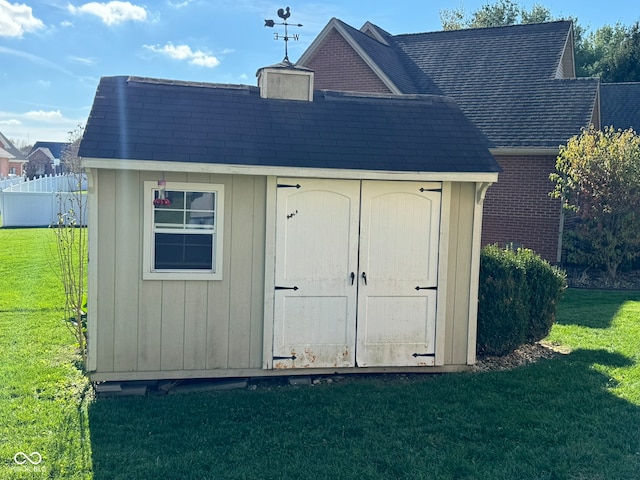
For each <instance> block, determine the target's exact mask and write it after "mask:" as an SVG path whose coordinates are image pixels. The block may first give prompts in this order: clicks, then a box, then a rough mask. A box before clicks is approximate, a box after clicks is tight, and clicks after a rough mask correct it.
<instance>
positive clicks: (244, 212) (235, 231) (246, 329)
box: [227, 177, 255, 368]
mask: <svg viewBox="0 0 640 480" xmlns="http://www.w3.org/2000/svg"><path fill="white" fill-rule="evenodd" d="M254 182H255V180H254V178H253V177H235V178H234V180H233V187H234V188H233V195H230V198H229V200H230V201H231V202H232V210H233V213H232V216H231V222H230V223H231V238H232V239H233V241H232V243H231V244H229V245H227V249H228V250H229V253H230V254H231V271H230V272H229V279H230V281H231V291H232V292H233V295H234V296H233V298H232V299H231V302H230V318H231V323H230V324H229V368H248V367H249V353H250V352H249V347H250V343H249V340H250V337H251V293H252V292H251V270H252V268H251V267H252V263H253V248H252V244H253V184H254Z"/></svg>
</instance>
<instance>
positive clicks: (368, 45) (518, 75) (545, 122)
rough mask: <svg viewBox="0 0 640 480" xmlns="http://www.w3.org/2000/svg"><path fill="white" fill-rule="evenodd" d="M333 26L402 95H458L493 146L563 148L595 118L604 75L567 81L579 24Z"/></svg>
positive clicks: (304, 58) (333, 22)
mask: <svg viewBox="0 0 640 480" xmlns="http://www.w3.org/2000/svg"><path fill="white" fill-rule="evenodd" d="M366 25H367V28H366V29H365V31H368V32H371V31H374V30H375V29H376V28H378V27H375V26H372V25H370V24H366ZM328 27H330V28H335V30H337V31H338V32H340V34H341V35H343V36H345V35H347V36H348V37H349V38H348V43H350V44H352V45H353V44H355V45H356V48H355V50H356V51H357V52H358V53H359V54H361V55H362V52H364V54H366V55H367V56H368V57H369V58H370V59H371V60H373V62H374V63H375V67H374V69H373V70H374V71H376V72H378V71H379V72H382V73H383V74H384V75H385V76H386V77H387V78H389V79H391V80H392V82H393V83H394V86H395V87H397V89H398V90H399V91H401V92H402V93H419V94H434V95H446V96H450V97H452V98H454V99H455V100H456V102H457V103H458V104H459V105H460V108H461V109H462V110H463V111H464V113H465V114H466V115H467V116H468V117H469V118H470V119H471V120H472V121H473V122H474V123H475V124H476V125H478V126H479V127H480V129H481V130H482V131H483V133H484V134H485V135H486V137H487V139H488V141H489V145H490V147H492V148H501V147H532V148H557V147H558V145H559V144H562V143H565V142H566V140H567V139H568V138H570V137H571V136H573V135H575V134H577V133H579V132H580V129H581V128H582V127H585V126H588V125H589V124H590V123H591V121H592V119H593V114H594V109H595V107H596V102H597V95H598V83H599V81H598V80H597V79H580V80H577V79H563V80H560V78H562V77H563V76H566V75H567V72H564V73H563V67H564V65H565V64H566V63H567V61H568V60H567V59H571V61H569V63H572V58H573V57H572V55H573V50H572V27H571V22H568V21H560V22H549V23H542V24H529V25H513V26H508V27H495V28H479V29H466V30H454V31H441V32H431V33H418V34H404V35H387V36H385V35H384V33H386V32H384V31H382V30H380V29H379V28H378V32H376V35H374V36H375V37H377V38H378V39H382V40H384V41H379V40H377V39H376V38H373V37H372V36H370V35H367V34H365V33H363V32H359V31H358V30H355V29H354V28H352V27H348V26H347V25H346V24H344V23H343V22H340V21H339V20H337V19H332V20H331V21H330V23H329V25H328ZM381 32H382V33H381ZM318 46H319V44H317V43H314V44H312V45H311V47H310V48H309V50H307V52H305V53H304V54H303V55H302V57H301V59H300V61H299V63H301V64H303V65H304V64H305V62H306V61H308V60H309V59H310V58H311V56H312V55H313V50H314V49H315V48H318ZM568 73H569V74H571V73H572V72H571V71H569V72H568ZM549 132H553V134H552V135H549Z"/></svg>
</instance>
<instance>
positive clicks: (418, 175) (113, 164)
mask: <svg viewBox="0 0 640 480" xmlns="http://www.w3.org/2000/svg"><path fill="white" fill-rule="evenodd" d="M82 161H83V164H84V165H85V167H86V168H105V169H112V170H139V171H165V172H185V171H189V172H192V173H218V174H227V175H256V176H267V177H269V176H274V177H277V176H284V177H302V178H336V179H338V178H340V179H345V180H350V179H353V180H363V179H367V180H406V181H416V180H417V181H435V182H443V181H444V182H446V181H451V182H497V181H498V172H462V173H458V172H390V171H371V170H353V169H351V170H348V169H336V168H307V167H290V166H289V167H274V166H255V165H228V164H219V163H186V162H171V161H149V160H123V159H114V160H104V159H97V158H83V159H82Z"/></svg>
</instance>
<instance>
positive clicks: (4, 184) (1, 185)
mask: <svg viewBox="0 0 640 480" xmlns="http://www.w3.org/2000/svg"><path fill="white" fill-rule="evenodd" d="M21 182H24V178H23V177H11V178H2V179H0V192H1V191H3V190H4V189H5V188H9V187H10V186H12V185H15V184H16V183H21Z"/></svg>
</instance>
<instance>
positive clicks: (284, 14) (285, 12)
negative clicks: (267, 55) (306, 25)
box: [264, 7, 302, 62]
mask: <svg viewBox="0 0 640 480" xmlns="http://www.w3.org/2000/svg"><path fill="white" fill-rule="evenodd" d="M278 16H279V17H280V18H281V19H282V20H283V21H282V23H276V22H274V21H273V20H265V21H264V26H265V27H273V26H274V25H284V37H283V36H281V35H278V33H277V32H276V33H275V34H274V36H273V37H274V39H275V40H280V39H282V40H284V61H285V62H288V61H289V49H288V44H289V40H294V41H296V42H297V41H298V40H299V39H300V35H298V34H297V33H294V34H292V35H291V36H289V31H288V29H287V28H288V27H289V26H292V27H301V26H302V24H301V23H298V24H295V23H287V18H289V17H290V16H291V9H290V8H289V7H287V8H284V9H282V8H279V9H278Z"/></svg>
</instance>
